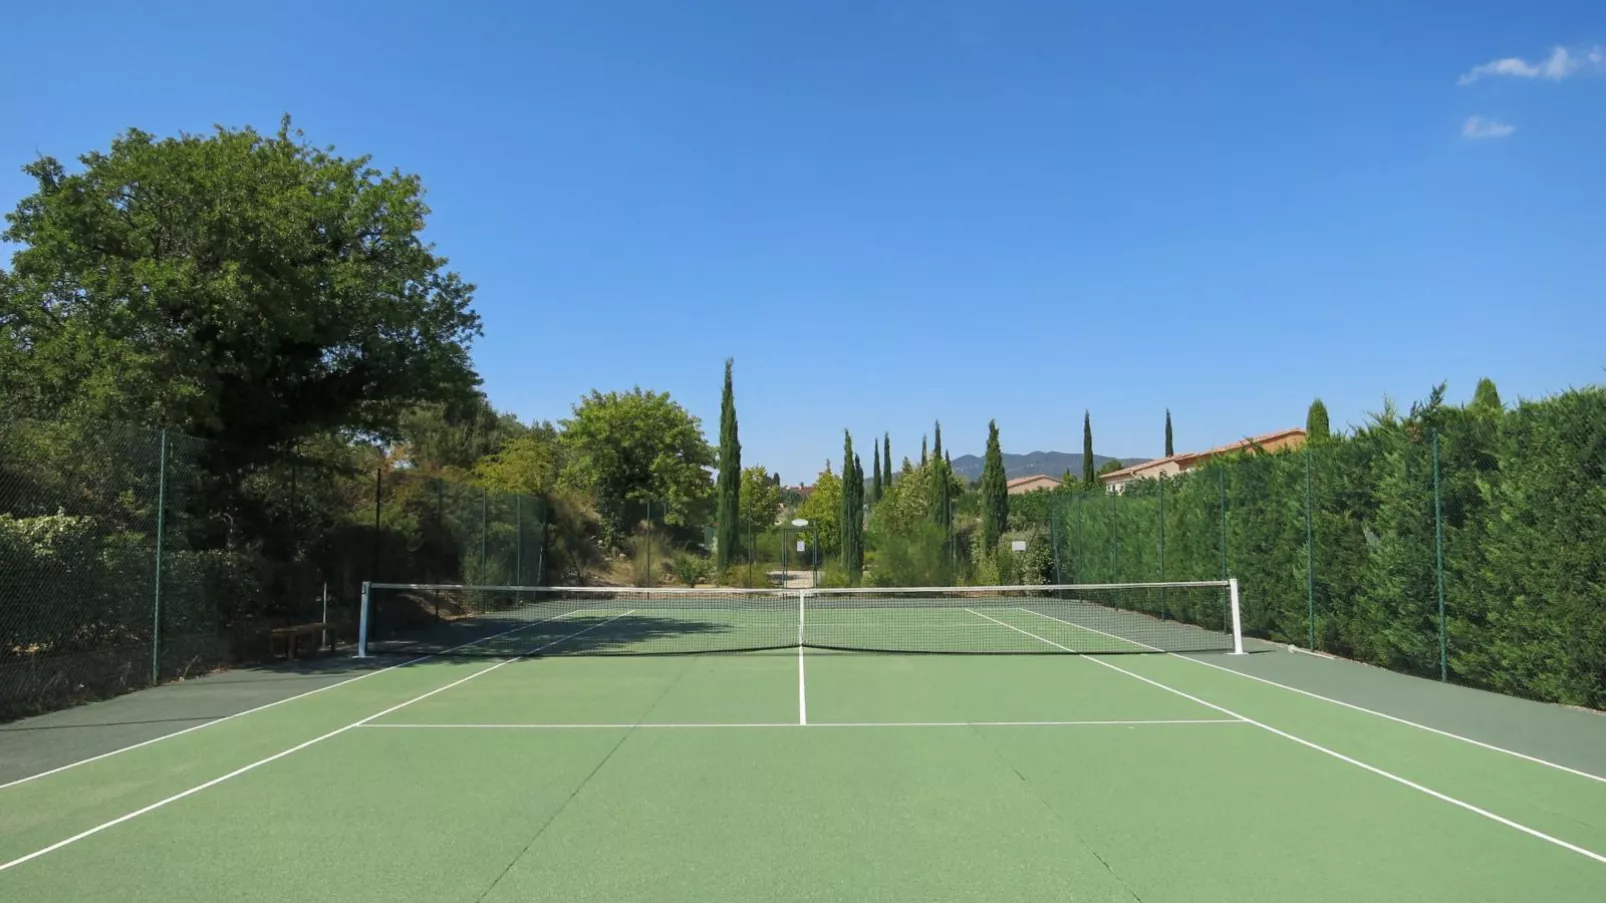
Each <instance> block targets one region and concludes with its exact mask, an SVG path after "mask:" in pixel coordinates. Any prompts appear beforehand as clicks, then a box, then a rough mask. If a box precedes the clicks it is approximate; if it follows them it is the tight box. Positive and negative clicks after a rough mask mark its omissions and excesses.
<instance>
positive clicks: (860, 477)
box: [842, 430, 864, 583]
mask: <svg viewBox="0 0 1606 903" xmlns="http://www.w3.org/2000/svg"><path fill="white" fill-rule="evenodd" d="M842 569H843V570H845V571H847V572H848V580H849V581H850V582H852V583H858V582H859V574H860V573H861V572H862V571H863V570H864V469H863V465H861V464H860V463H859V456H858V455H855V454H854V453H853V434H852V433H850V432H848V431H847V430H843V431H842Z"/></svg>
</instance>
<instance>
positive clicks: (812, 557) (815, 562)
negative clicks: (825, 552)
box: [809, 521, 820, 589]
mask: <svg viewBox="0 0 1606 903" xmlns="http://www.w3.org/2000/svg"><path fill="white" fill-rule="evenodd" d="M809 534H810V535H811V536H813V537H814V542H813V543H812V544H811V547H810V548H809V563H810V564H811V565H812V566H813V569H812V571H811V572H810V574H809V582H810V583H811V584H813V585H812V586H811V587H810V588H811V589H818V588H819V586H820V528H819V527H817V526H814V524H813V522H812V521H811V522H810V524H809Z"/></svg>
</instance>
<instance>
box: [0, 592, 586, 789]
mask: <svg viewBox="0 0 1606 903" xmlns="http://www.w3.org/2000/svg"><path fill="white" fill-rule="evenodd" d="M588 610H589V609H584V608H577V609H575V610H574V611H571V612H565V613H564V614H561V615H556V616H554V617H550V618H545V619H542V620H540V621H534V622H532V623H529V624H525V625H523V626H522V627H515V628H513V629H512V630H504V631H502V632H501V633H493V634H491V635H490V636H486V637H480V638H479V639H477V640H471V641H470V642H467V643H459V644H458V645H456V646H453V647H452V648H450V649H442V650H441V651H440V652H431V653H430V654H429V655H421V656H419V657H418V658H414V659H408V660H407V661H405V662H398V663H396V664H394V665H388V666H386V667H384V668H377V669H375V670H373V671H369V672H367V673H365V674H359V675H357V676H356V677H348V678H346V679H345V680H341V681H336V682H334V683H332V684H325V685H324V686H321V687H318V688H317V689H315V690H308V691H306V692H305V693H297V694H296V695H294V696H286V697H285V698H283V699H275V700H274V701H272V702H269V703H266V704H264V705H259V706H257V707H256V708H254V709H246V710H245V711H243V712H235V713H234V714H232V715H224V716H223V717H222V718H214V719H212V720H210V721H207V722H205V723H204V724H196V725H192V726H190V727H187V728H184V729H183V730H180V731H174V732H172V733H171V734H163V735H161V736H160V737H152V738H150V739H149V740H141V741H140V742H138V743H132V744H129V745H128V746H120V747H118V748H117V749H114V750H111V751H110V752H103V753H101V754H100V755H97V756H90V757H89V758H87V759H79V760H78V761H76V762H68V763H67V764H66V765H59V766H57V767H55V768H52V769H50V770H49V771H41V772H39V773H38V774H30V775H28V776H27V777H23V778H17V779H16V780H14V781H9V782H7V783H4V784H0V790H5V789H6V788H8V787H15V786H17V785H18V784H26V783H28V782H29V781H37V780H39V779H40V778H47V777H50V776H51V775H53V774H60V773H62V772H63V771H66V770H68V769H70V768H77V767H78V766H80V765H88V764H89V763H91V762H99V761H100V760H101V759H109V758H111V757H112V756H115V755H118V754H120V753H125V752H130V751H132V750H136V749H140V748H142V747H146V746H150V745H151V744H152V743H160V742H162V741H163V740H170V739H172V738H173V737H182V736H184V735H185V734H190V733H194V732H195V731H198V730H201V729H202V728H207V727H211V726H212V725H214V724H222V723H223V722H225V721H233V720H234V719H236V718H239V717H241V716H243V715H250V714H253V713H255V712H260V711H263V710H264V709H271V708H273V707H274V706H276V705H284V704H285V703H287V702H294V701H295V700H297V699H303V698H305V697H307V696H312V695H314V694H317V693H322V692H323V691H325V690H333V689H334V688H335V687H343V686H345V685H346V684H349V683H355V682H356V681H359V680H363V679H365V678H369V677H373V676H374V675H375V674H384V673H385V672H386V671H394V670H396V669H397V668H405V667H407V666H408V665H416V664H418V663H419V662H422V661H427V660H429V659H432V658H437V657H439V656H442V655H446V654H448V653H451V652H456V651H457V650H459V649H467V648H468V647H470V646H477V645H479V644H480V643H484V642H489V641H490V640H494V639H496V638H498V637H504V636H507V635H508V634H510V633H517V632H519V631H521V630H529V629H530V628H531V627H536V626H539V625H541V624H545V623H547V622H548V621H556V620H559V619H561V618H567V617H568V616H569V615H573V614H579V613H580V612H582V611H588ZM86 726H93V725H86Z"/></svg>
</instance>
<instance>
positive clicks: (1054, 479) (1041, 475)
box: [1004, 473, 1060, 487]
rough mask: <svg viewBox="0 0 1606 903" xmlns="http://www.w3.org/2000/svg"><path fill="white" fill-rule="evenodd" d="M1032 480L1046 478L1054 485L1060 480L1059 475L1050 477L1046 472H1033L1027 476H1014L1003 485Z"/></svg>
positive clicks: (1014, 484)
mask: <svg viewBox="0 0 1606 903" xmlns="http://www.w3.org/2000/svg"><path fill="white" fill-rule="evenodd" d="M1034 480H1048V481H1049V482H1051V483H1054V484H1056V485H1058V484H1059V482H1060V480H1059V477H1051V476H1049V475H1048V474H1046V473H1034V474H1032V475H1031V476H1029V477H1016V478H1015V479H1013V480H1010V481H1008V482H1006V483H1005V484H1004V485H1005V487H1014V486H1021V485H1024V484H1026V483H1030V482H1032V481H1034Z"/></svg>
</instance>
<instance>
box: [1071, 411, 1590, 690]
mask: <svg viewBox="0 0 1606 903" xmlns="http://www.w3.org/2000/svg"><path fill="white" fill-rule="evenodd" d="M1435 437H1436V438H1437V459H1438V482H1439V492H1438V511H1437V512H1436V511H1435V493H1434V470H1435V468H1434V459H1435ZM1162 512H1163V513H1162ZM1441 529H1442V534H1443V561H1444V566H1443V569H1442V575H1441V572H1440V568H1439V565H1438V559H1439V549H1438V543H1437V535H1436V534H1437V533H1438V532H1439V530H1441ZM1054 532H1055V539H1056V549H1057V552H1058V555H1059V565H1060V568H1061V573H1062V578H1063V579H1065V580H1067V581H1071V582H1079V583H1102V582H1134V581H1148V580H1162V579H1163V580H1204V579H1220V578H1222V577H1223V576H1226V575H1231V576H1233V577H1236V578H1238V580H1239V582H1240V585H1241V591H1242V607H1243V618H1244V629H1245V632H1246V633H1248V634H1250V635H1253V636H1259V637H1265V638H1268V639H1272V640H1276V641H1278V642H1287V643H1297V644H1299V645H1302V646H1303V645H1309V644H1313V645H1314V646H1315V648H1318V649H1321V650H1324V651H1328V652H1332V653H1335V654H1338V655H1341V656H1345V657H1350V658H1355V659H1359V660H1361V661H1365V662H1369V663H1372V664H1376V665H1381V666H1383V667H1387V668H1392V669H1395V670H1398V671H1402V672H1405V673H1408V674H1417V675H1422V676H1425V677H1435V678H1437V677H1439V676H1440V674H1441V668H1442V669H1443V672H1444V673H1445V675H1446V676H1447V677H1448V678H1449V679H1451V680H1454V681H1457V682H1460V683H1465V684H1469V685H1472V686H1478V687H1485V688H1488V689H1492V690H1497V691H1500V692H1504V693H1511V694H1515V695H1520V696H1527V697H1531V698H1535V699H1542V700H1547V701H1553V702H1561V703H1569V704H1576V705H1585V706H1591V707H1594V708H1606V389H1602V388H1600V387H1591V388H1588V389H1581V390H1575V391H1569V392H1566V393H1564V394H1561V395H1558V396H1555V397H1552V398H1548V399H1544V400H1541V401H1531V402H1524V403H1522V404H1520V405H1518V406H1516V407H1515V408H1512V409H1509V410H1503V411H1502V410H1498V409H1496V410H1473V409H1469V408H1460V407H1454V406H1450V405H1447V404H1445V403H1444V401H1443V395H1442V391H1440V390H1436V391H1435V392H1434V393H1433V394H1432V395H1431V396H1430V397H1429V398H1428V400H1427V401H1425V402H1423V403H1421V404H1418V405H1415V406H1414V407H1413V408H1412V409H1411V410H1410V411H1409V412H1408V413H1405V414H1399V413H1397V412H1393V411H1385V412H1384V413H1382V414H1379V415H1376V416H1375V417H1374V418H1373V419H1372V421H1371V422H1370V423H1368V424H1366V425H1365V426H1363V427H1361V428H1359V429H1357V430H1356V431H1355V432H1354V433H1353V434H1352V435H1348V436H1341V437H1335V438H1333V439H1331V440H1328V441H1326V442H1321V443H1317V444H1314V445H1312V446H1309V447H1307V448H1305V449H1301V450H1298V451H1291V452H1283V453H1278V454H1264V453H1248V454H1244V455H1241V456H1238V457H1236V458H1235V459H1231V460H1226V461H1217V462H1213V463H1211V464H1210V465H1207V466H1205V467H1203V468H1201V469H1198V470H1195V471H1191V472H1188V473H1186V474H1184V475H1182V476H1180V477H1177V478H1173V479H1166V480H1147V481H1139V482H1135V483H1130V484H1128V485H1127V486H1126V488H1125V491H1124V492H1122V493H1120V494H1111V493H1103V492H1097V493H1076V494H1074V495H1073V496H1070V497H1066V498H1064V499H1062V500H1061V501H1060V503H1059V504H1058V505H1057V507H1056V509H1055V512H1054ZM1307 535H1308V536H1309V537H1310V541H1307ZM1441 576H1442V581H1443V592H1444V600H1445V617H1444V619H1443V623H1442V625H1441V621H1440V617H1439V603H1438V598H1439V586H1440V580H1441ZM1441 626H1442V634H1441ZM1441 644H1442V650H1443V653H1444V654H1443V655H1442V657H1441Z"/></svg>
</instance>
